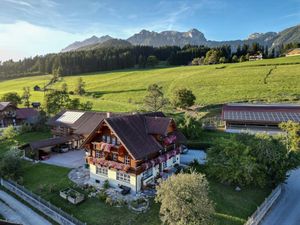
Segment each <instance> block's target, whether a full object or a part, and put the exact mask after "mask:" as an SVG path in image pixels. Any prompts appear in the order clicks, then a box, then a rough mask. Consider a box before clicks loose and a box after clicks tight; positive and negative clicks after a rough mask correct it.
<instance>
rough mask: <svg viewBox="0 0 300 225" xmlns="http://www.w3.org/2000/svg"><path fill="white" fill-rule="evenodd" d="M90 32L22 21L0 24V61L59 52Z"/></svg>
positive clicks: (87, 35)
mask: <svg viewBox="0 0 300 225" xmlns="http://www.w3.org/2000/svg"><path fill="white" fill-rule="evenodd" d="M91 35H92V34H73V33H68V32H65V31H61V30H57V29H54V28H49V27H42V26H37V25H33V24H30V23H28V22H24V21H17V22H16V23H13V24H0V61H3V60H7V59H10V58H12V59H14V60H18V59H21V58H23V57H29V56H35V55H41V54H46V53H50V52H59V51H60V50H61V49H62V48H64V47H66V46H67V45H69V44H70V43H72V42H74V41H77V40H82V39H85V38H87V37H89V36H91Z"/></svg>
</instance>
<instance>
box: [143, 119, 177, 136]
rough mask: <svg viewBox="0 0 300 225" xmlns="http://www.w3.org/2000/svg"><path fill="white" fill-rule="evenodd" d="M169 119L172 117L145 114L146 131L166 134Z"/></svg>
mask: <svg viewBox="0 0 300 225" xmlns="http://www.w3.org/2000/svg"><path fill="white" fill-rule="evenodd" d="M171 121H172V119H171V118H167V117H158V116H155V117H153V116H145V123H146V129H147V133H148V134H160V135H167V132H168V127H169V125H170V123H171Z"/></svg>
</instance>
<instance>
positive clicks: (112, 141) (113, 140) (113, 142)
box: [111, 137, 116, 145]
mask: <svg viewBox="0 0 300 225" xmlns="http://www.w3.org/2000/svg"><path fill="white" fill-rule="evenodd" d="M111 143H112V144H113V145H116V138H115V137H112V138H111Z"/></svg>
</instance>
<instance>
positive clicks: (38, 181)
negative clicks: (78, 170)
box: [24, 162, 159, 225]
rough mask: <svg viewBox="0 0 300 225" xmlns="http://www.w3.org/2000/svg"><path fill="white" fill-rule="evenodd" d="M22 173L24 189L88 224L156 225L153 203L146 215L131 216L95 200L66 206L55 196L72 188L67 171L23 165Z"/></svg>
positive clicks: (157, 207)
mask: <svg viewBox="0 0 300 225" xmlns="http://www.w3.org/2000/svg"><path fill="white" fill-rule="evenodd" d="M24 171H25V174H24V186H25V187H26V188H28V189H30V190H31V191H33V192H35V193H37V194H39V195H40V196H41V197H42V198H44V199H46V200H47V201H50V202H51V203H53V204H55V205H56V206H59V207H60V208H62V209H63V210H65V211H66V212H68V213H70V214H72V215H74V216H76V217H77V218H78V219H80V220H81V221H84V222H87V223H88V224H93V225H97V224H99V225H104V224H105V225H110V224H116V225H117V224H118V225H123V224H124V225H125V224H126V225H127V224H133V225H135V224H136V225H138V224H141V225H148V224H149V225H157V224H159V218H158V209H159V206H158V205H157V204H155V203H153V202H152V207H151V210H150V211H149V212H147V213H146V214H135V213H132V212H131V211H129V210H128V209H127V208H116V207H110V206H108V205H106V204H105V203H103V202H101V201H100V200H98V199H96V198H89V199H87V200H86V201H84V202H83V203H81V204H80V205H78V206H74V205H72V204H70V203H68V202H67V201H66V200H64V199H62V198H61V197H60V196H59V190H61V189H64V188H67V187H69V186H70V185H72V184H71V181H69V179H68V177H67V174H68V173H69V171H70V170H69V169H66V168H62V167H57V166H51V165H46V164H42V163H38V164H32V163H28V162H24ZM51 189H52V190H51Z"/></svg>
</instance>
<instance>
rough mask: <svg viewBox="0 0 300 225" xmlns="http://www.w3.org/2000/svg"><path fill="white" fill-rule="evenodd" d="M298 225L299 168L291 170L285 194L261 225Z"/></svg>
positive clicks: (299, 211) (299, 207)
mask: <svg viewBox="0 0 300 225" xmlns="http://www.w3.org/2000/svg"><path fill="white" fill-rule="evenodd" d="M277 224H278V225H299V224H300V168H298V169H296V170H293V171H292V172H291V174H290V177H289V178H288V180H287V184H286V185H285V192H284V193H283V195H282V196H281V198H280V199H279V202H278V203H277V204H276V205H275V206H274V207H273V208H272V209H271V211H270V212H269V214H268V215H267V216H266V217H265V219H264V220H263V222H262V223H261V225H277Z"/></svg>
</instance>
